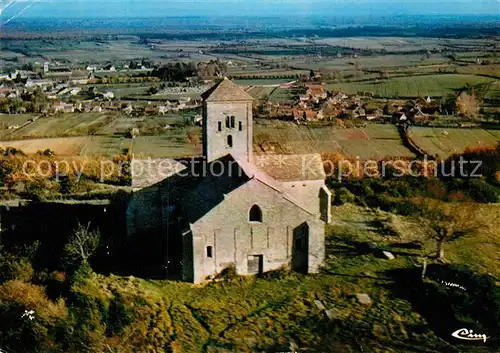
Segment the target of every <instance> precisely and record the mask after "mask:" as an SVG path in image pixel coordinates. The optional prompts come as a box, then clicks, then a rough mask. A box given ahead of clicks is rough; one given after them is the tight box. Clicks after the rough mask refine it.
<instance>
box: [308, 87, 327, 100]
mask: <svg viewBox="0 0 500 353" xmlns="http://www.w3.org/2000/svg"><path fill="white" fill-rule="evenodd" d="M306 95H307V96H308V97H310V99H313V100H314V101H315V102H319V101H320V100H324V99H327V98H328V93H327V92H326V91H325V89H324V88H323V87H321V86H309V88H308V89H307V92H306Z"/></svg>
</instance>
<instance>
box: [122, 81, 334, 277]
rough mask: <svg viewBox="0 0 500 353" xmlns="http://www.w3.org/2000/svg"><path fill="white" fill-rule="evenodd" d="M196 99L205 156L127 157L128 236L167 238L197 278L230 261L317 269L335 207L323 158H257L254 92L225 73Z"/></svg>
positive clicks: (256, 268)
mask: <svg viewBox="0 0 500 353" xmlns="http://www.w3.org/2000/svg"><path fill="white" fill-rule="evenodd" d="M202 97H203V101H204V103H203V158H199V159H193V160H190V161H174V160H148V161H144V160H143V161H133V164H134V162H135V163H136V166H141V168H134V165H133V166H132V180H133V187H134V190H135V191H134V196H133V198H132V200H131V202H130V203H129V207H128V211H127V226H128V233H129V235H130V236H134V235H137V234H140V232H141V231H142V230H144V229H148V230H149V231H153V232H156V233H157V234H158V236H160V237H161V236H164V237H168V238H169V239H170V242H168V243H169V244H176V245H175V247H177V249H172V248H171V249H170V253H177V254H178V255H179V261H180V263H181V264H182V266H181V272H182V279H183V280H185V281H189V282H193V283H200V282H203V281H205V280H207V279H209V278H211V277H213V276H216V275H217V274H219V273H220V272H222V271H223V270H224V269H226V268H228V267H230V266H234V268H235V269H236V272H237V273H238V274H240V275H251V274H260V273H263V272H266V271H270V270H274V269H278V268H280V267H283V266H285V267H289V268H291V269H293V270H295V271H299V272H302V273H314V272H317V271H318V270H319V268H320V266H321V264H322V263H323V261H324V256H325V255H324V254H325V245H324V244H325V239H324V235H325V229H324V227H325V223H329V222H330V213H331V206H330V205H331V193H330V192H329V190H328V189H327V188H326V186H325V173H324V170H323V164H322V161H321V157H320V156H319V155H315V154H313V155H292V156H284V155H265V156H263V155H254V151H253V144H252V137H253V136H252V135H253V134H252V126H253V118H252V101H253V99H252V97H251V96H250V95H248V94H247V93H246V92H245V91H244V90H243V89H241V88H240V87H238V86H237V85H235V84H234V83H232V82H231V81H230V80H228V79H224V80H222V81H221V82H220V83H218V84H217V85H215V86H214V87H212V88H211V89H210V90H209V91H207V92H206V93H205V94H203V96H202ZM145 164H147V165H148V168H146V169H147V171H146V169H145V168H144V165H145ZM160 171H161V172H160ZM139 172H140V173H139ZM170 246H171V247H172V245H170Z"/></svg>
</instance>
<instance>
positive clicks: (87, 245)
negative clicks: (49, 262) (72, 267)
mask: <svg viewBox="0 0 500 353" xmlns="http://www.w3.org/2000/svg"><path fill="white" fill-rule="evenodd" d="M100 238H101V234H100V233H99V231H98V230H93V231H91V230H90V223H88V224H87V226H84V225H82V224H80V223H78V226H77V227H76V229H75V231H74V232H73V234H72V235H71V237H70V239H69V243H68V244H66V246H65V247H64V253H65V254H66V257H67V258H68V259H70V260H72V261H78V260H81V261H83V262H87V261H88V259H89V258H90V257H91V256H92V255H93V254H94V253H95V251H96V250H97V248H98V247H99V242H100Z"/></svg>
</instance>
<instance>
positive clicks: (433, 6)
mask: <svg viewBox="0 0 500 353" xmlns="http://www.w3.org/2000/svg"><path fill="white" fill-rule="evenodd" d="M6 5H7V9H6V10H5V11H4V12H3V14H2V20H3V21H6V20H8V19H9V18H10V17H12V16H15V18H16V19H17V18H19V19H23V18H24V19H33V18H47V19H49V18H68V19H78V18H81V19H88V18H90V19H91V18H148V17H150V18H161V17H165V18H167V17H227V16H231V17H256V16H259V17H291V16H297V17H303V16H322V17H332V16H346V17H356V16H371V17H386V16H415V15H425V16H429V15H440V16H457V15H460V16H472V17H473V16H484V15H491V16H495V15H498V14H499V5H500V2H499V1H498V0H476V1H471V0H455V1H445V2H437V1H434V0H420V1H404V0H400V1H397V0H384V1H379V0H351V1H348V0H333V1H324V0H309V1H301V0H275V1H268V0H246V1H240V0H223V1H217V0H195V1H184V0H170V1H168V2H161V1H158V0H143V1H140V0H107V1H105V2H104V1H88V0H85V1H82V0H38V1H33V0H22V1H19V0H18V1H10V0H8V1H2V2H1V8H2V9H3V8H4V7H5V6H6ZM9 5H10V6H9Z"/></svg>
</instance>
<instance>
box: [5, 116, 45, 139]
mask: <svg viewBox="0 0 500 353" xmlns="http://www.w3.org/2000/svg"><path fill="white" fill-rule="evenodd" d="M36 116H37V115H35V114H0V138H5V137H8V136H9V135H12V134H13V133H14V131H15V130H14V129H8V127H9V126H22V125H23V124H24V123H26V122H27V121H28V120H29V119H32V118H34V117H36Z"/></svg>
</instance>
